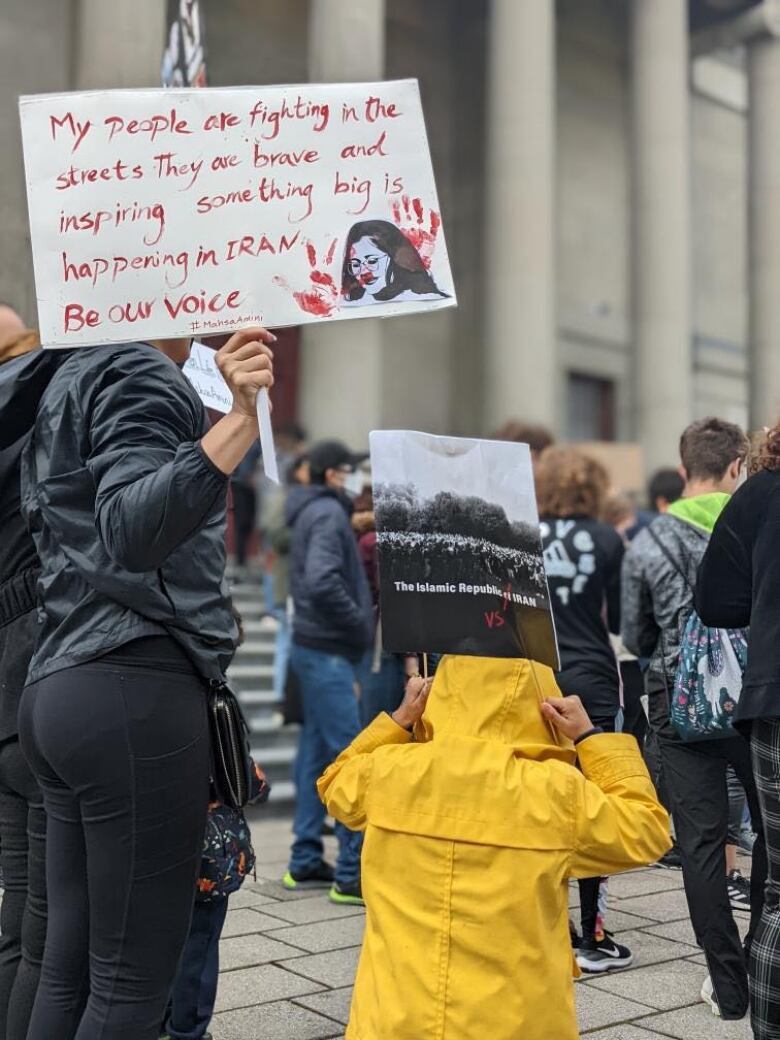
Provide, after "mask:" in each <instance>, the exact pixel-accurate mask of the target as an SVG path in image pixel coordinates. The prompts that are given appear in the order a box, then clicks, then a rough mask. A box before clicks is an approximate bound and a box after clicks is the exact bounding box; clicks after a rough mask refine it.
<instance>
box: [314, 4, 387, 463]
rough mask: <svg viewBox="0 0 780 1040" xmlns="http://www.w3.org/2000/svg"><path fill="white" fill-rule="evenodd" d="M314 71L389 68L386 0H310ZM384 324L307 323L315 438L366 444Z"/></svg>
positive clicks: (376, 415)
mask: <svg viewBox="0 0 780 1040" xmlns="http://www.w3.org/2000/svg"><path fill="white" fill-rule="evenodd" d="M310 3H311V7H310V16H309V78H310V80H312V81H313V82H329V81H331V82H360V81H361V80H366V81H369V80H376V79H381V78H382V75H383V73H384V64H385V60H384V54H385V4H384V0H310ZM382 339H383V337H382V323H381V321H380V320H379V319H377V318H373V319H372V318H361V319H360V320H355V321H336V322H330V323H327V324H323V325H305V326H303V328H302V352H301V389H300V394H301V409H300V411H301V418H302V420H303V423H304V425H305V426H306V427H307V429H308V431H309V434H310V435H311V436H312V437H314V438H319V437H325V436H328V437H330V436H335V437H340V438H342V439H343V440H345V441H346V442H347V443H348V444H349V445H350V446H352V447H353V448H365V447H367V444H368V432H369V430H371V429H372V427H375V426H379V425H381V422H382Z"/></svg>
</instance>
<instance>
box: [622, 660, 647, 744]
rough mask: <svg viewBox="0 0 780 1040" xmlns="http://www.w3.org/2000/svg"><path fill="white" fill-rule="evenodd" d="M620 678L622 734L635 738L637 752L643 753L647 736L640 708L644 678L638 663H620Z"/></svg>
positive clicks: (644, 715)
mask: <svg viewBox="0 0 780 1040" xmlns="http://www.w3.org/2000/svg"><path fill="white" fill-rule="evenodd" d="M620 678H621V679H622V680H623V705H624V718H623V732H624V733H630V734H631V736H632V737H636V742H637V744H639V750H640V751H644V746H645V736H646V735H647V715H646V714H645V709H644V707H643V706H642V696H643V695H644V692H645V677H644V675H642V671H641V669H640V667H639V661H621V662H620Z"/></svg>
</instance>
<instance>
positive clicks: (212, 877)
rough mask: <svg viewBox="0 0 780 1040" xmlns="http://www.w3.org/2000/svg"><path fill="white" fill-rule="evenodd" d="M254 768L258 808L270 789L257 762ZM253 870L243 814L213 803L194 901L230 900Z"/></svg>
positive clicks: (252, 853) (254, 796) (253, 792)
mask: <svg viewBox="0 0 780 1040" xmlns="http://www.w3.org/2000/svg"><path fill="white" fill-rule="evenodd" d="M252 766H253V775H252V777H251V781H252V789H251V792H250V804H255V805H256V804H258V803H262V802H266V801H267V800H268V795H269V794H270V791H271V788H270V785H269V783H268V781H267V780H266V777H265V773H264V772H263V770H262V769H261V768H260V767H259V766H258V765H257V763H255V762H252ZM254 869H255V850H254V849H253V848H252V832H251V830H250V829H249V824H248V823H247V821H246V817H245V816H244V814H243V812H242V811H241V810H240V809H234V808H233V807H232V806H230V805H225V804H224V803H223V802H212V803H211V805H209V815H208V819H207V821H206V834H205V836H204V839H203V854H202V856H201V861H200V870H199V872H198V879H197V881H196V883H195V899H196V900H197V902H199V903H214V902H216V901H218V900H221V899H227V897H228V896H230V895H232V894H233V893H234V892H237V891H238V890H239V888H241V886H242V885H243V883H244V878H246V876H247V874H251V873H252V872H253V870H254Z"/></svg>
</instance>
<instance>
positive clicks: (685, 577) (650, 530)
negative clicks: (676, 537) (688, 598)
mask: <svg viewBox="0 0 780 1040" xmlns="http://www.w3.org/2000/svg"><path fill="white" fill-rule="evenodd" d="M647 533H648V534H649V535H650V537H651V538H652V539H653V541H654V542H655V544H656V545H657V546H658V548H659V549H660V550H661V552H662V553H663V554H664V556H665V557H666V559H667V560H668V561H669V563H671V565H672V567H673V568H674V569H675V570H676V571H677V573H678V574H679V575H680V577H681V578H682V580H683V581H684V582H685V584H686V585H687V586H688V588H689V589H690V590H691V592H695V591H696V590H695V588H694V586H693V583H692V581H691V579H690V578H689V576H688V575H687V574H686V572H685V571H684V570H683V569H682V567H681V565H680V562H679V560H675V558H674V556H673V555H672V553H671V551H670V549H669V546H668V545H665V544H664V543H663V542H662V541H661V539H660V538H659V537H658V535H657V534H656V533H655V531H654V530H653V527H652V524H651V525H650V527H648V528H647Z"/></svg>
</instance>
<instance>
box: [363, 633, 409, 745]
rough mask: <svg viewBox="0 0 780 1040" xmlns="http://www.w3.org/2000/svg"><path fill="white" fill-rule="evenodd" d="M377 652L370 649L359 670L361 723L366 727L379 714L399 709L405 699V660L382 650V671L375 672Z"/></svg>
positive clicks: (380, 665)
mask: <svg viewBox="0 0 780 1040" xmlns="http://www.w3.org/2000/svg"><path fill="white" fill-rule="evenodd" d="M374 657H375V651H374V650H368V651H367V652H366V656H365V658H364V659H363V663H362V665H361V668H360V722H361V725H363V726H367V725H368V724H369V723H370V722H373V721H374V719H375V718H376V717H377V715H381V714H382V712H383V711H386V712H387V714H388V715H392V713H393V712H394V711H395V710H396V708H397V707H398V706H399V705H400V703H401V701H402V700H403V699H404V674H405V673H404V659H403V657H401V655H400V654H389V653H387V651H385V650H383V651H382V654H381V657H380V659H379V671H378V672H376V671H374Z"/></svg>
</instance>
